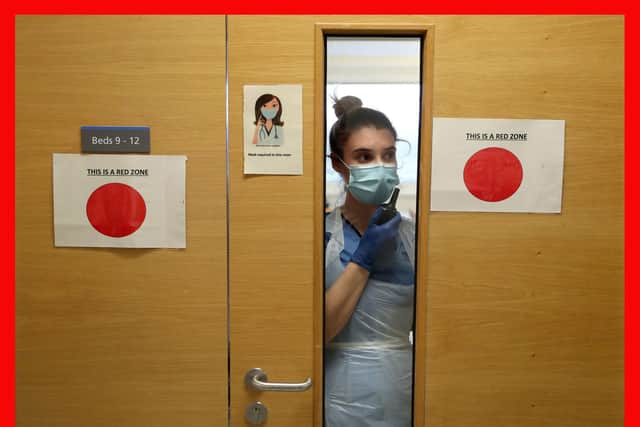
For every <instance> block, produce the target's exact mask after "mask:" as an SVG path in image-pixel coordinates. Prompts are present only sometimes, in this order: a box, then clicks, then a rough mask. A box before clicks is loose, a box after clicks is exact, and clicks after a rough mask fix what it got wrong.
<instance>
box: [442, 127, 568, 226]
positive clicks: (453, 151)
mask: <svg viewBox="0 0 640 427" xmlns="http://www.w3.org/2000/svg"><path fill="white" fill-rule="evenodd" d="M432 147H433V150H432V166H431V210H433V211H477V212H538V213H558V212H560V209H561V205H562V173H563V163H564V120H511V119H456V118H434V119H433V145H432Z"/></svg>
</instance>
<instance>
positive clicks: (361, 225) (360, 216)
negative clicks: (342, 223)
mask: <svg viewBox="0 0 640 427" xmlns="http://www.w3.org/2000/svg"><path fill="white" fill-rule="evenodd" d="M376 208H377V206H374V205H365V204H363V203H360V202H359V201H358V200H356V198H355V197H353V196H352V195H351V193H350V192H348V191H347V198H346V200H345V202H344V205H343V206H342V215H343V216H344V217H345V219H346V220H347V221H349V222H350V223H351V225H353V226H354V227H355V229H356V230H358V232H360V234H364V232H365V231H366V229H367V226H368V225H369V220H370V219H371V216H373V213H374V212H375V211H376Z"/></svg>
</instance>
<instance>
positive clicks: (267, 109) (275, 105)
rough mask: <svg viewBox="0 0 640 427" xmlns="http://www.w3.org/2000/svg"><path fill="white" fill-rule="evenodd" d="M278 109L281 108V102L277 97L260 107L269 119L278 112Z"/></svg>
mask: <svg viewBox="0 0 640 427" xmlns="http://www.w3.org/2000/svg"><path fill="white" fill-rule="evenodd" d="M278 110H280V103H279V102H278V100H277V99H276V98H272V99H271V101H269V102H265V103H264V104H262V106H261V107H260V111H261V112H262V115H263V116H264V117H265V118H267V119H273V118H274V117H275V116H276V115H277V114H278Z"/></svg>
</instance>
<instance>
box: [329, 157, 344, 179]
mask: <svg viewBox="0 0 640 427" xmlns="http://www.w3.org/2000/svg"><path fill="white" fill-rule="evenodd" d="M329 157H331V167H333V170H334V171H336V172H338V173H339V174H340V176H342V178H343V179H344V178H345V177H346V178H347V179H348V178H349V170H348V169H347V167H346V166H345V165H344V164H343V163H342V162H341V161H340V159H338V156H337V155H335V154H333V153H332V154H330V155H329Z"/></svg>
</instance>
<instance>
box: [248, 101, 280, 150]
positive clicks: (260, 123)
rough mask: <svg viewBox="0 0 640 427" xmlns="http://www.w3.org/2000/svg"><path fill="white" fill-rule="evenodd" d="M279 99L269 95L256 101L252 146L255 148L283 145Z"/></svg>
mask: <svg viewBox="0 0 640 427" xmlns="http://www.w3.org/2000/svg"><path fill="white" fill-rule="evenodd" d="M281 117H282V103H281V102H280V98H278V97H277V96H275V95H272V94H270V93H265V94H264V95H261V96H259V97H258V99H257V100H256V105H255V118H256V119H255V121H254V122H253V124H254V125H256V128H255V130H254V132H253V141H252V142H253V144H254V145H257V146H280V145H282V144H283V143H284V129H283V127H284V122H283V121H282V120H280V118H281Z"/></svg>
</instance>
